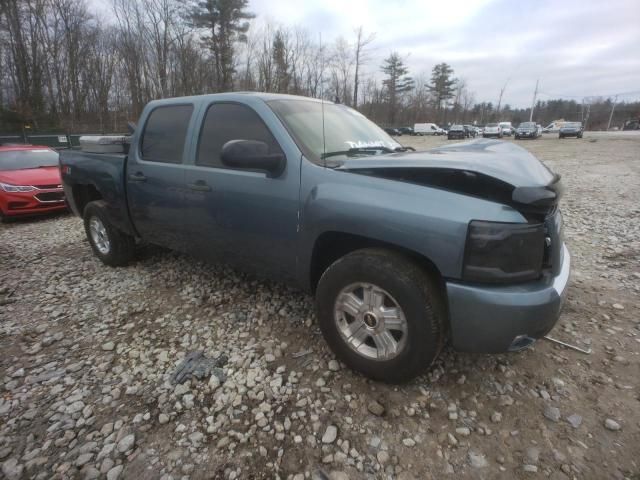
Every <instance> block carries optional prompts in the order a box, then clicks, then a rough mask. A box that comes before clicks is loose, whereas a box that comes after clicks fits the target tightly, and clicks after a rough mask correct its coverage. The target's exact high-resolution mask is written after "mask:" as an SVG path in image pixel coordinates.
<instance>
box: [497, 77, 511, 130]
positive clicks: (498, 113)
mask: <svg viewBox="0 0 640 480" xmlns="http://www.w3.org/2000/svg"><path fill="white" fill-rule="evenodd" d="M509 80H511V78H507V81H506V82H504V86H503V87H502V88H501V89H500V97H499V98H498V108H496V114H497V115H498V121H500V106H501V105H502V95H504V91H505V90H506V89H507V85H508V84H509Z"/></svg>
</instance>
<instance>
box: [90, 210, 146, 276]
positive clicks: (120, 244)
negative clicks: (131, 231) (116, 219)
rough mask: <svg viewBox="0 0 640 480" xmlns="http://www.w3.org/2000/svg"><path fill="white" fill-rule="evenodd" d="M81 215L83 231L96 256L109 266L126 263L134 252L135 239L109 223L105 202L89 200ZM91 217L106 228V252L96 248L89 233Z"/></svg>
mask: <svg viewBox="0 0 640 480" xmlns="http://www.w3.org/2000/svg"><path fill="white" fill-rule="evenodd" d="M83 217H84V231H85V233H86V235H87V239H88V240H89V244H90V245H91V249H92V250H93V253H94V254H95V255H96V257H98V258H99V259H100V260H101V261H102V263H104V264H105V265H109V266H110V267H120V266H124V265H127V264H128V263H129V261H130V260H131V259H132V258H133V256H134V254H135V246H136V243H135V239H134V238H133V237H132V236H131V235H127V234H126V233H123V232H121V231H120V230H118V229H117V228H116V227H114V226H113V225H112V224H111V222H110V221H109V217H108V216H107V214H106V203H105V202H104V201H103V200H96V201H93V202H89V203H88V204H87V206H86V207H85V208H84V213H83ZM93 218H97V219H98V220H99V221H100V222H101V223H102V225H103V226H104V228H105V230H106V237H107V239H108V241H109V245H108V247H107V251H106V252H105V251H101V250H100V248H98V245H97V244H96V242H95V241H94V239H93V236H92V234H91V229H90V224H91V220H92V219H93Z"/></svg>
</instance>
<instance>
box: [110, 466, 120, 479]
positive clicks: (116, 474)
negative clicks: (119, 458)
mask: <svg viewBox="0 0 640 480" xmlns="http://www.w3.org/2000/svg"><path fill="white" fill-rule="evenodd" d="M122 470H124V466H123V465H116V466H115V467H113V468H112V469H111V470H109V471H108V472H107V480H118V478H119V477H120V474H121V473H122Z"/></svg>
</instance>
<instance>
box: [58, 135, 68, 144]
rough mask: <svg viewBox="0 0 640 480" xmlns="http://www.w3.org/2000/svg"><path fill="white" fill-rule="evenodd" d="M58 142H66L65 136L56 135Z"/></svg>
mask: <svg viewBox="0 0 640 480" xmlns="http://www.w3.org/2000/svg"><path fill="white" fill-rule="evenodd" d="M58 142H59V143H67V137H65V136H64V135H60V136H58Z"/></svg>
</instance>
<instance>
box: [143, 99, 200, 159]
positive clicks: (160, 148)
mask: <svg viewBox="0 0 640 480" xmlns="http://www.w3.org/2000/svg"><path fill="white" fill-rule="evenodd" d="M192 113H193V105H167V106H164V107H158V108H156V109H154V110H153V111H152V112H151V114H150V115H149V118H148V119H147V123H146V125H145V127H144V132H143V133H142V139H141V141H140V155H141V157H142V158H143V159H144V160H148V161H150V162H161V163H182V153H183V151H184V144H185V141H186V137H187V130H188V128H189V120H191V114H192Z"/></svg>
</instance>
